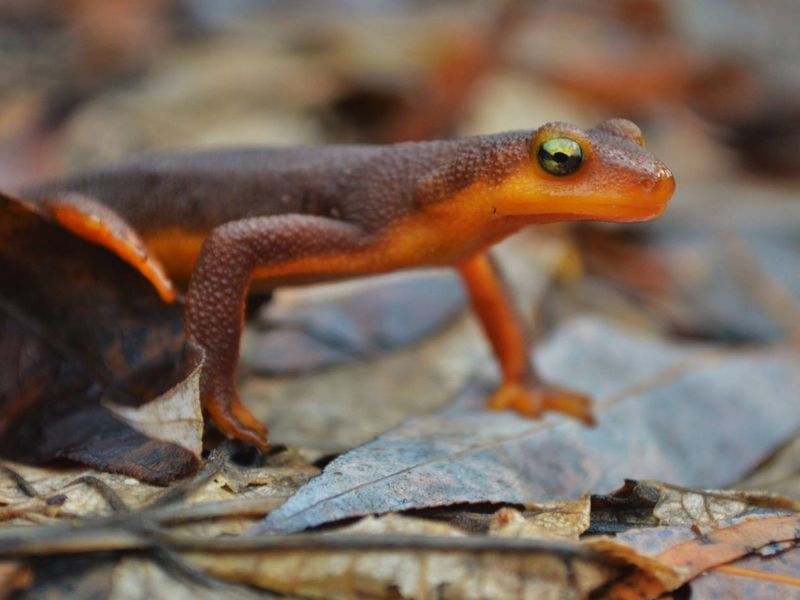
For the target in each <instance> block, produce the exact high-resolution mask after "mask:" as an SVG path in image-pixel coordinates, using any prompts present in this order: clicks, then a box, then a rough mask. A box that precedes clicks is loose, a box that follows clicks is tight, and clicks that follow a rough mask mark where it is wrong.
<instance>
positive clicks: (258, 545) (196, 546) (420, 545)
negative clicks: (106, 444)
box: [0, 517, 613, 563]
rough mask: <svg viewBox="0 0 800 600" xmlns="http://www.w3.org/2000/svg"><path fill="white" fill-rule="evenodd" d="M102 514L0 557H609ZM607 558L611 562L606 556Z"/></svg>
mask: <svg viewBox="0 0 800 600" xmlns="http://www.w3.org/2000/svg"><path fill="white" fill-rule="evenodd" d="M115 520H116V521H119V519H118V518H114V517H110V518H108V519H105V522H104V523H103V524H102V525H101V526H97V527H87V526H84V527H74V526H63V525H61V526H44V527H38V526H34V527H31V526H22V527H14V528H9V529H6V530H2V531H0V556H33V555H38V556H43V555H50V554H66V553H76V552H98V551H108V550H145V549H152V548H167V549H170V550H173V551H176V552H214V553H225V554H231V553H248V552H260V553H266V552H275V553H277V552H288V551H303V552H331V551H336V552H363V551H369V552H421V551H425V552H466V553H470V554H483V553H497V554H548V555H555V556H559V557H562V558H565V559H580V558H582V559H586V560H593V561H598V560H600V561H603V562H604V563H608V562H609V561H610V560H611V559H609V558H608V557H606V556H604V555H602V554H601V553H599V552H597V551H596V550H593V549H591V548H588V547H585V546H582V545H581V544H579V543H575V542H567V541H560V540H542V539H525V538H495V537H477V536H476V537H441V536H424V535H396V534H390V535H382V536H377V535H369V534H330V533H327V534H321V533H309V534H295V535H285V536H284V535H262V536H250V537H235V538H233V537H232V538H207V537H201V536H196V535H186V534H175V533H171V532H168V531H166V530H163V529H161V528H159V527H153V526H148V525H147V524H145V523H142V524H141V525H140V527H139V528H138V529H136V530H132V529H130V528H126V527H123V526H121V525H120V523H118V522H117V523H115V522H114V521H115ZM612 562H613V561H612Z"/></svg>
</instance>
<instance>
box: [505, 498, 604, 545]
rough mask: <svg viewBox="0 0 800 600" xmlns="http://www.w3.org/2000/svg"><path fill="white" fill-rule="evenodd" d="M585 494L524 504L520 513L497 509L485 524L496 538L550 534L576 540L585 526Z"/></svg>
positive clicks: (588, 505)
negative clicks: (523, 512) (524, 508)
mask: <svg viewBox="0 0 800 600" xmlns="http://www.w3.org/2000/svg"><path fill="white" fill-rule="evenodd" d="M590 511H591V503H590V501H589V496H588V495H586V496H582V497H580V498H577V499H575V500H563V501H561V502H546V503H544V504H538V505H530V506H527V507H526V511H525V514H524V515H523V514H522V513H520V512H519V511H517V510H514V509H511V508H501V509H500V510H498V511H497V512H496V513H495V514H494V515H493V518H492V520H491V522H490V524H489V533H490V534H491V535H496V536H499V537H545V538H546V537H554V538H562V539H563V538H566V539H571V540H576V541H577V539H578V538H579V537H580V535H581V534H582V533H583V532H584V531H586V530H587V529H588V528H589V523H590Z"/></svg>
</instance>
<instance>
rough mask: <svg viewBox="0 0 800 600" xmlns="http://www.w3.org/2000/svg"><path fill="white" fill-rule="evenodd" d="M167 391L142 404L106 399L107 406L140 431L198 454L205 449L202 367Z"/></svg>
mask: <svg viewBox="0 0 800 600" xmlns="http://www.w3.org/2000/svg"><path fill="white" fill-rule="evenodd" d="M201 367H202V364H198V365H197V366H196V367H195V369H194V370H193V371H192V372H191V373H190V374H189V376H188V377H187V378H186V379H184V380H183V381H181V382H180V383H178V384H177V385H176V386H175V387H173V388H172V389H171V390H169V391H168V392H167V393H165V394H162V395H160V396H159V397H158V398H155V399H154V400H151V401H150V402H147V403H146V404H143V405H142V406H138V407H134V406H122V405H120V404H112V403H110V402H109V403H105V407H106V408H107V409H108V410H109V411H111V412H112V413H113V414H115V415H116V416H117V417H119V418H120V419H121V420H122V421H124V422H125V423H127V424H128V425H129V426H130V427H131V428H132V429H134V430H136V431H138V432H139V433H141V434H143V435H145V436H147V437H149V438H152V439H154V440H161V441H162V442H170V443H173V444H176V445H178V446H181V447H182V448H185V449H186V450H188V451H189V452H191V453H192V454H194V455H195V456H200V455H201V454H202V452H203V412H202V410H201V409H200V369H201Z"/></svg>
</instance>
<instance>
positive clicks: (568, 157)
mask: <svg viewBox="0 0 800 600" xmlns="http://www.w3.org/2000/svg"><path fill="white" fill-rule="evenodd" d="M536 158H538V159H539V164H540V165H542V168H543V169H544V170H545V171H547V172H548V173H552V174H553V175H569V174H570V173H574V172H575V171H577V170H578V168H579V167H580V166H581V163H582V162H583V150H582V149H581V145H580V144H579V143H578V142H576V141H575V140H572V139H570V138H566V137H561V138H553V139H552V140H547V141H545V142H542V145H541V146H539V151H538V152H537V154H536Z"/></svg>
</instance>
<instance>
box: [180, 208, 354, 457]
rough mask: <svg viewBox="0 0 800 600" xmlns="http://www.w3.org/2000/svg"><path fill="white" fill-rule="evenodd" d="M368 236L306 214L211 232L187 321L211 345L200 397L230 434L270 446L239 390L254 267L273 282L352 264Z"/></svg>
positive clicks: (235, 224)
mask: <svg viewBox="0 0 800 600" xmlns="http://www.w3.org/2000/svg"><path fill="white" fill-rule="evenodd" d="M363 239H364V236H363V234H362V232H361V230H360V229H359V228H358V227H356V226H354V225H350V224H347V223H343V222H341V221H336V220H333V219H327V218H324V217H316V216H306V215H281V216H273V217H256V218H251V219H244V220H241V221H234V222H232V223H228V224H226V225H222V226H220V227H218V228H217V229H215V230H214V231H212V232H211V234H210V235H209V237H208V239H207V240H206V242H205V244H204V245H203V249H202V250H201V252H200V256H199V257H198V259H197V263H196V265H195V269H194V273H193V274H192V278H191V281H190V282H189V290H188V292H187V294H186V313H185V321H186V331H187V333H188V335H189V336H190V337H191V338H192V339H193V340H194V341H195V342H196V343H197V344H198V345H200V346H201V347H202V348H203V349H204V351H205V362H204V364H203V368H202V371H201V376H200V398H201V402H202V404H203V407H204V408H205V409H206V410H207V412H208V414H209V415H210V416H211V417H212V419H213V420H214V422H215V423H216V424H217V426H218V427H219V428H220V429H221V430H222V431H223V432H224V433H225V434H227V435H228V436H230V437H234V438H237V439H240V440H243V441H245V442H247V443H250V444H253V445H254V446H256V447H258V448H260V449H261V450H267V449H268V448H269V444H268V443H267V428H266V427H265V426H264V425H263V424H262V423H261V422H260V421H259V420H258V419H257V418H256V417H255V416H254V415H253V414H252V413H251V412H250V411H249V410H248V409H247V407H246V406H245V405H244V404H242V403H241V400H240V398H239V393H238V391H237V389H236V365H237V362H238V358H239V340H240V337H241V333H242V327H243V322H244V318H245V298H246V295H247V290H248V287H249V285H250V281H251V279H252V278H253V275H254V273H255V274H257V275H258V278H259V279H260V280H261V279H263V280H265V281H266V282H269V281H270V279H271V278H272V279H274V278H275V277H280V278H281V279H282V280H283V279H291V278H292V277H297V276H302V275H309V274H313V273H332V272H336V271H342V270H346V269H347V268H348V261H347V259H346V258H343V256H344V257H346V255H347V253H348V252H351V251H353V250H354V249H356V248H357V247H358V246H359V244H360V243H361V242H363Z"/></svg>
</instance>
